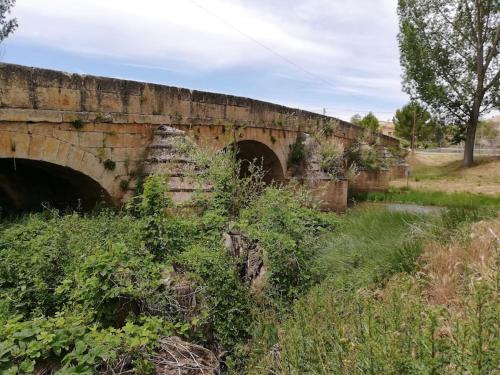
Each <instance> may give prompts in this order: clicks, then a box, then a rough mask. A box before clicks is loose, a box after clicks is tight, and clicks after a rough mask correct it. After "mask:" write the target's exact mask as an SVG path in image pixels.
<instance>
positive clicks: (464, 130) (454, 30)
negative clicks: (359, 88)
mask: <svg viewBox="0 0 500 375" xmlns="http://www.w3.org/2000/svg"><path fill="white" fill-rule="evenodd" d="M398 14H399V19H400V33H399V46H400V51H401V65H402V67H403V70H404V78H403V86H404V89H405V91H406V92H407V93H408V94H409V95H410V96H411V97H415V98H419V99H420V100H422V101H423V102H425V103H426V104H428V105H429V106H430V107H431V108H432V110H433V112H434V113H435V114H436V115H439V116H440V117H442V118H444V119H445V120H446V122H447V123H448V124H454V125H457V126H458V127H457V131H458V132H457V136H458V138H457V140H464V139H465V140H466V147H465V149H466V150H465V153H464V164H465V165H466V166H470V165H471V164H472V161H473V150H474V140H475V134H476V127H477V123H478V120H479V117H480V116H481V115H482V114H486V113H487V112H488V111H490V110H491V109H492V108H499V107H500V90H499V88H500V73H499V72H500V69H499V67H500V65H499V64H500V62H499V40H500V39H499V38H500V12H499V5H498V2H496V1H471V0H423V1H415V0H400V1H399V6H398Z"/></svg>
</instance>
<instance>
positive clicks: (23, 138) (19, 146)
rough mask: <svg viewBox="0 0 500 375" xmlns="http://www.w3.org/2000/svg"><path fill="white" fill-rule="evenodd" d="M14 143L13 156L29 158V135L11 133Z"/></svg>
mask: <svg viewBox="0 0 500 375" xmlns="http://www.w3.org/2000/svg"><path fill="white" fill-rule="evenodd" d="M13 134H14V141H15V149H16V151H15V152H14V155H15V157H16V158H23V159H24V158H27V157H28V156H29V148H30V141H31V137H30V135H29V134H24V133H13Z"/></svg>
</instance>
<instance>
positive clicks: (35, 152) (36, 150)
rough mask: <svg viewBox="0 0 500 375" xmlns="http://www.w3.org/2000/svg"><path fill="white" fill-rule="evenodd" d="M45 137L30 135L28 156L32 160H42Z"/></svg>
mask: <svg viewBox="0 0 500 375" xmlns="http://www.w3.org/2000/svg"><path fill="white" fill-rule="evenodd" d="M46 140H47V138H46V137H43V136H31V141H30V148H29V153H28V157H29V158H30V159H32V160H42V158H43V151H44V149H45V142H46Z"/></svg>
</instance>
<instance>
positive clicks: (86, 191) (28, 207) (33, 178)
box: [0, 158, 112, 213]
mask: <svg viewBox="0 0 500 375" xmlns="http://www.w3.org/2000/svg"><path fill="white" fill-rule="evenodd" d="M103 202H104V203H106V204H111V203H112V199H111V197H110V196H109V194H108V193H107V192H106V190H105V189H104V188H103V187H102V186H101V185H100V184H99V183H98V182H97V181H95V180H94V179H92V178H91V177H89V176H87V175H85V174H84V173H82V172H79V171H76V170H74V169H71V168H69V167H64V166H61V165H58V164H53V163H49V162H45V161H40V160H31V159H17V158H16V159H14V158H0V207H1V208H2V211H3V212H4V213H5V212H7V213H18V212H30V211H41V210H43V208H44V206H48V207H51V208H57V209H60V210H66V209H69V210H81V211H87V212H88V211H90V210H92V209H93V208H94V207H95V206H96V205H97V204H100V203H103Z"/></svg>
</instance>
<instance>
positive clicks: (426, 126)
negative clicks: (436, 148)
mask: <svg viewBox="0 0 500 375" xmlns="http://www.w3.org/2000/svg"><path fill="white" fill-rule="evenodd" d="M414 120H415V122H414ZM393 122H394V125H395V131H396V136H398V137H400V138H403V139H406V140H408V141H410V142H411V143H412V146H413V147H414V146H415V144H417V143H418V142H430V141H433V140H434V139H435V138H436V133H435V131H436V123H435V121H434V120H433V119H432V117H431V114H430V113H429V112H428V111H427V110H426V109H425V108H424V107H423V106H421V105H420V104H419V103H418V102H416V101H412V102H410V103H408V104H406V105H405V106H404V107H403V108H401V109H398V110H397V111H396V115H395V116H394V119H393ZM414 125H415V126H414Z"/></svg>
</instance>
